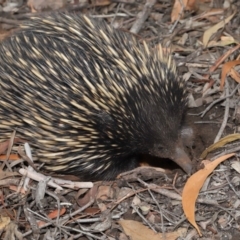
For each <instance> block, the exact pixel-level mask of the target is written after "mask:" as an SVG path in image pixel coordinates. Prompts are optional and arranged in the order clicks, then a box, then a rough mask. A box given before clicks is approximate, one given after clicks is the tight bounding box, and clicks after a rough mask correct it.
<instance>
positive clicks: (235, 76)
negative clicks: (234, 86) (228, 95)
mask: <svg viewBox="0 0 240 240" xmlns="http://www.w3.org/2000/svg"><path fill="white" fill-rule="evenodd" d="M229 75H230V76H231V77H232V78H233V79H234V80H235V81H236V82H237V83H240V74H239V73H238V72H237V71H236V70H235V69H233V68H232V69H231V70H230V72H229Z"/></svg>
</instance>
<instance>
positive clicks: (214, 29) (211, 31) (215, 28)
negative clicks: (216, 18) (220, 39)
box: [203, 11, 236, 47]
mask: <svg viewBox="0 0 240 240" xmlns="http://www.w3.org/2000/svg"><path fill="white" fill-rule="evenodd" d="M235 14H236V11H234V13H233V14H232V15H231V16H229V17H227V18H226V19H224V20H222V21H221V22H219V23H217V24H216V25H214V26H212V27H210V28H209V29H207V30H206V31H205V32H204V34H203V46H204V47H206V46H207V45H208V42H209V39H210V38H211V36H212V35H213V34H214V33H216V32H217V31H218V30H219V29H220V28H223V27H224V26H225V25H226V24H227V23H228V22H229V21H230V20H231V19H232V18H233V17H234V15H235Z"/></svg>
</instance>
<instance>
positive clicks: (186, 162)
mask: <svg viewBox="0 0 240 240" xmlns="http://www.w3.org/2000/svg"><path fill="white" fill-rule="evenodd" d="M171 159H172V160H173V161H174V162H175V163H177V164H178V165H179V166H180V167H181V168H182V169H183V170H184V171H185V172H186V173H187V174H188V175H190V174H191V173H192V162H191V160H190V158H189V156H188V155H187V154H186V152H185V151H184V148H183V144H182V142H181V141H180V143H178V144H177V145H176V148H175V151H174V152H173V156H172V157H171Z"/></svg>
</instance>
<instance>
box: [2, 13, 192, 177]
mask: <svg viewBox="0 0 240 240" xmlns="http://www.w3.org/2000/svg"><path fill="white" fill-rule="evenodd" d="M0 56H1V60H0V86H1V94H0V134H1V138H2V137H3V136H4V137H6V138H7V137H9V136H10V134H11V133H12V131H13V130H14V129H16V131H17V136H18V137H20V138H21V139H25V140H26V141H28V142H29V143H30V144H32V146H33V147H34V154H35V156H36V157H37V158H38V160H40V161H42V162H44V163H45V167H46V169H48V170H51V171H56V172H59V173H65V174H75V175H77V176H79V177H80V178H82V179H111V178H114V177H115V176H116V175H117V174H118V173H120V172H122V171H125V170H130V169H132V168H134V167H135V166H136V164H137V160H136V159H137V158H138V156H139V155H140V154H142V153H143V154H145V153H146V154H150V155H154V156H157V157H161V158H169V159H172V160H173V161H175V162H176V163H178V164H179V165H180V166H181V167H182V168H183V169H184V170H185V171H186V172H188V173H189V172H190V171H191V162H190V160H189V158H188V156H187V155H186V153H185V152H184V150H183V144H182V140H181V136H180V135H181V134H180V131H181V126H182V120H183V115H184V111H185V109H186V102H187V93H186V88H185V84H184V81H183V80H181V79H179V78H178V74H177V71H176V66H175V63H174V61H173V60H172V57H171V55H170V54H168V53H165V52H163V50H162V48H161V47H160V48H158V49H155V50H154V51H152V50H151V48H150V47H148V46H147V44H146V43H145V42H143V44H140V43H139V42H138V41H137V40H136V39H135V38H134V37H133V36H131V35H130V34H127V33H124V32H122V31H120V30H116V29H113V28H112V27H110V26H109V25H108V24H106V23H104V22H101V21H96V20H94V19H91V18H88V17H87V16H78V15H76V14H71V13H51V14H50V15H44V16H43V17H32V18H31V19H30V21H28V22H27V23H25V24H23V25H22V26H21V29H20V30H19V31H17V32H16V33H14V34H13V35H12V36H11V37H9V38H8V39H6V40H4V41H3V42H2V43H1V45H0Z"/></svg>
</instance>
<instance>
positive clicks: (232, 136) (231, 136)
mask: <svg viewBox="0 0 240 240" xmlns="http://www.w3.org/2000/svg"><path fill="white" fill-rule="evenodd" d="M237 140H240V134H239V133H234V134H229V135H227V136H226V137H223V138H221V139H220V140H219V141H218V142H216V143H214V144H212V145H211V146H209V147H208V148H207V149H205V150H204V151H203V153H202V154H201V156H200V159H204V158H205V157H206V156H207V154H208V153H210V152H212V151H214V150H216V149H218V148H220V147H223V146H224V145H226V144H227V143H230V142H234V141H237Z"/></svg>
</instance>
